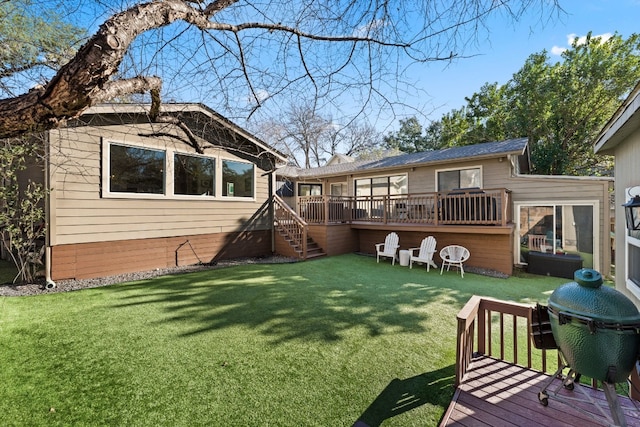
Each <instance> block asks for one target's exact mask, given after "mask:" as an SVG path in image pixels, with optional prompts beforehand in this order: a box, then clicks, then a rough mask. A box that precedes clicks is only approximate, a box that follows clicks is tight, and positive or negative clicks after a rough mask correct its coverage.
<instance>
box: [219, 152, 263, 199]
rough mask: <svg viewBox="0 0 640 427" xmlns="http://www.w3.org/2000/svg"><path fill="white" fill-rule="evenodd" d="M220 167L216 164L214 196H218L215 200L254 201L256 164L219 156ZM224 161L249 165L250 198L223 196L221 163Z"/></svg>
mask: <svg viewBox="0 0 640 427" xmlns="http://www.w3.org/2000/svg"><path fill="white" fill-rule="evenodd" d="M219 161H220V167H218V164H216V194H217V195H218V196H216V200H230V201H245V202H246V201H256V184H257V180H258V179H257V176H256V164H255V163H252V162H248V161H246V160H239V159H236V158H233V157H226V156H220V159H219ZM225 161H229V162H236V163H244V164H247V165H251V167H252V170H253V182H252V183H251V185H252V186H253V189H252V191H251V194H252V196H251V197H236V196H223V195H222V193H223V190H224V189H223V188H222V186H223V184H222V169H223V167H222V166H223V163H224V162H225Z"/></svg>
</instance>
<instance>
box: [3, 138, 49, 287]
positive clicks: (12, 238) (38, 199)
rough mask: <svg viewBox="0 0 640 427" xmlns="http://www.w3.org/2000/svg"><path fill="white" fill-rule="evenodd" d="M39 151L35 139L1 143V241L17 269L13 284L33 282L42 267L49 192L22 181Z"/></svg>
mask: <svg viewBox="0 0 640 427" xmlns="http://www.w3.org/2000/svg"><path fill="white" fill-rule="evenodd" d="M39 147H40V145H39V144H38V143H37V141H36V140H32V139H29V140H27V139H10V140H3V141H2V142H1V143H0V239H1V240H2V246H3V248H4V249H5V252H6V254H7V256H8V257H10V258H11V261H12V262H13V263H14V265H15V266H16V268H17V269H18V274H17V275H16V276H15V278H14V280H13V282H14V283H15V282H16V281H18V280H20V281H22V282H25V283H28V282H32V281H33V279H34V278H35V275H36V273H37V271H38V270H39V269H40V268H41V266H42V264H43V255H44V250H45V245H44V236H45V230H46V227H45V214H44V200H45V197H46V193H47V190H46V188H45V187H44V185H42V184H40V183H36V182H33V181H32V180H31V179H20V178H21V177H20V173H21V172H22V171H25V170H26V168H27V160H28V159H38V158H39V151H38V149H39Z"/></svg>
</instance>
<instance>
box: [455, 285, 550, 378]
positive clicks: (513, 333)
mask: <svg viewBox="0 0 640 427" xmlns="http://www.w3.org/2000/svg"><path fill="white" fill-rule="evenodd" d="M532 310H533V307H532V306H530V305H526V304H518V303H513V302H506V301H500V300H496V299H492V298H485V297H479V296H475V295H474V296H473V297H471V299H470V300H469V301H468V302H467V304H466V305H465V306H464V307H463V308H462V310H460V312H459V313H458V316H457V319H458V333H457V337H458V338H457V347H456V386H458V385H459V384H460V382H461V381H462V378H463V377H464V375H465V373H466V371H467V369H468V367H469V364H470V363H471V360H472V358H473V356H474V354H476V353H478V354H483V355H486V356H492V357H495V358H499V359H501V360H505V361H507V362H511V363H514V364H517V365H521V366H525V367H527V368H534V369H537V370H539V371H541V372H555V371H556V370H557V369H558V367H559V366H560V360H559V358H558V355H557V351H555V350H550V351H547V350H539V349H536V348H535V347H533V345H532V343H531V339H530V338H529V332H530V330H531V312H532ZM496 334H497V336H496ZM519 352H520V354H519ZM521 352H524V355H523V354H522V353H521ZM534 365H535V366H534ZM551 365H552V366H551Z"/></svg>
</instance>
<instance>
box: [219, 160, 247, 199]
mask: <svg viewBox="0 0 640 427" xmlns="http://www.w3.org/2000/svg"><path fill="white" fill-rule="evenodd" d="M253 183H254V171H253V163H245V162H237V161H234V160H223V161H222V195H223V196H225V197H253Z"/></svg>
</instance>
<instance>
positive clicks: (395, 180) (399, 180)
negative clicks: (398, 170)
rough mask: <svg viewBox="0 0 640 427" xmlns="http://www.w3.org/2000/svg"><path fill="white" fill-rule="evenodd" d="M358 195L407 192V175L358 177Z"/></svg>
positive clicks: (356, 184) (384, 194) (356, 183)
mask: <svg viewBox="0 0 640 427" xmlns="http://www.w3.org/2000/svg"><path fill="white" fill-rule="evenodd" d="M355 187H356V196H389V195H398V194H407V192H408V186H407V176H406V175H392V176H381V177H376V178H365V179H357V180H356V182H355Z"/></svg>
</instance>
